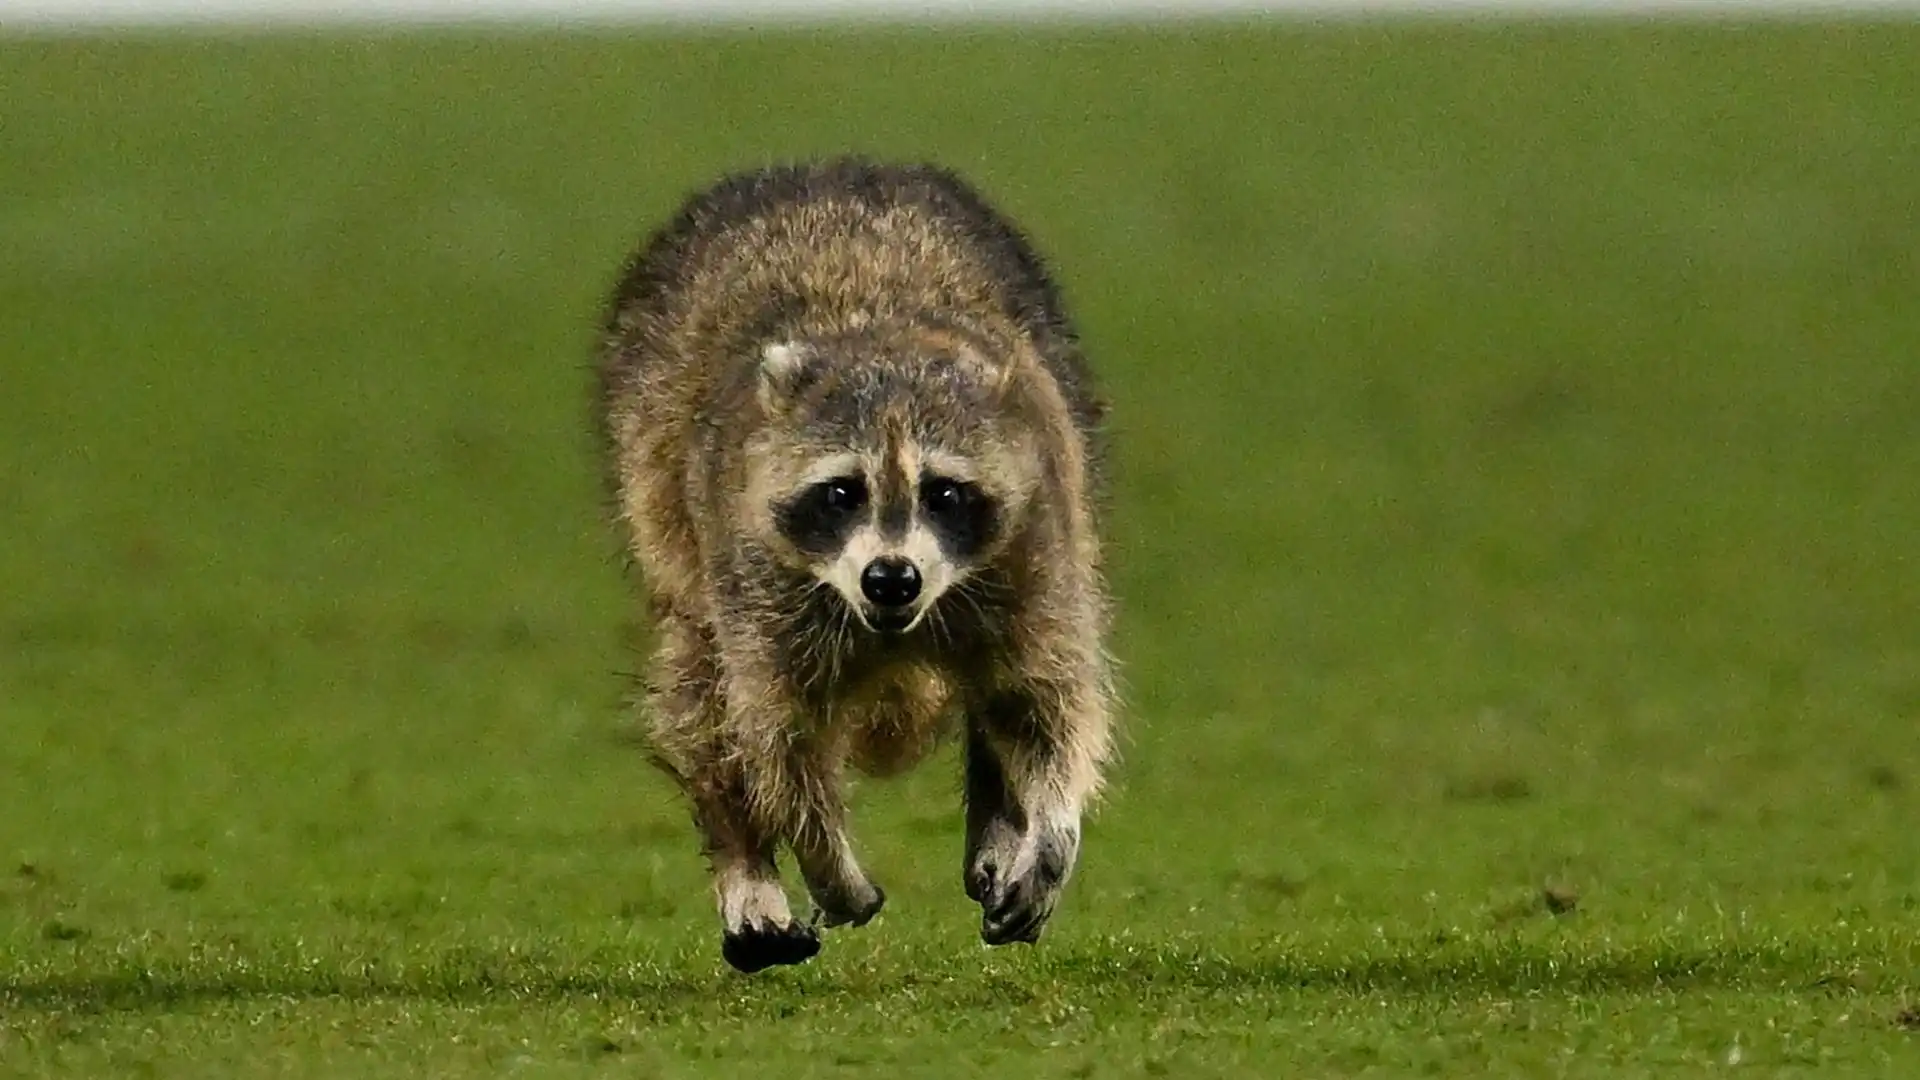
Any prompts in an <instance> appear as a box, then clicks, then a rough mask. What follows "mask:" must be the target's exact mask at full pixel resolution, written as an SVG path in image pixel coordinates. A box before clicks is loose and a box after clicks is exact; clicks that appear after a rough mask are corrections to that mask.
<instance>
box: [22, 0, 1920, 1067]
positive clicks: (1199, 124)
mask: <svg viewBox="0 0 1920 1080" xmlns="http://www.w3.org/2000/svg"><path fill="white" fill-rule="evenodd" d="M1916 57H1920V25H1914V24H1908V23H1891V22H1889V23H1874V22H1866V21H1852V22H1844V23H1825V24H1822V23H1804V24H1800V23H1774V24H1765V25H1762V24H1754V25H1740V24H1727V25H1708V24H1696V25H1688V24H1667V25H1660V24H1650V23H1649V24H1641V23H1634V22H1626V21H1619V22H1608V21H1598V22H1590V23H1587V22H1561V23H1555V24H1544V25H1533V24H1527V23H1520V22H1490V23H1483V24H1478V25H1472V26H1463V25H1452V24H1446V23H1439V22H1433V23H1407V24H1393V23H1379V24H1375V23H1331V24H1325V25H1318V26H1313V25H1307V24H1277V25H1273V26H1266V27H1258V26H1236V25H1230V24H1220V25H1209V26H1189V27H1161V28H1136V29H1130V30H1101V29H1090V28H1081V29H1076V30H1066V29H1054V28H1046V27H1027V28H1022V29H1017V30H1016V29H1000V30H995V31H973V30H946V31H940V32H931V31H928V32H906V31H892V32H885V31H864V32H859V31H841V30H833V31H828V30H818V31H791V32H783V33H764V34H749V33H742V32H724V33H723V32H712V33H695V32H688V33H682V34H677V35H654V36H621V37H611V36H601V37H594V36H584V35H581V36H539V35H534V34H481V33H462V34H454V33H448V34H440V35H418V36H416V35H399V34H376V33H365V34H357V35H267V36H252V37H242V38H232V39H219V38H211V37H190V36H166V35H155V36H151V37H148V38H124V39H118V40H107V39H101V38H72V39H41V40H28V39H22V38H15V39H4V38H0V859H4V860H5V861H4V862H0V1063H6V1064H9V1065H17V1066H18V1067H19V1068H20V1069H21V1070H22V1071H23V1072H26V1073H29V1074H32V1073H43V1072H44V1073H60V1072H66V1071H72V1072H77V1073H84V1074H88V1075H99V1074H104V1073H109V1072H116V1071H143V1070H144V1071H146V1072H148V1073H151V1072H153V1071H155V1070H159V1071H162V1072H165V1071H168V1070H180V1069H191V1070H194V1074H195V1075H204V1074H205V1072H204V1071H203V1070H215V1071H226V1072H234V1073H261V1074H265V1073H271V1074H275V1075H330V1074H338V1075H372V1074H389V1073H390V1074H392V1075H426V1074H429V1073H430V1074H433V1075H443V1074H446V1075H451V1074H459V1073H463V1072H473V1073H492V1072H497V1071H502V1070H504V1069H507V1068H508V1067H512V1068H513V1069H516V1070H521V1071H527V1070H531V1071H533V1072H536V1073H550V1074H555V1075H558V1074H572V1073H580V1074H587V1073H594V1072H599V1071H621V1072H633V1071H639V1072H641V1073H649V1072H650V1073H651V1074H655V1075H705V1074H712V1073H721V1072H731V1071H734V1070H736V1069H737V1068H739V1067H743V1066H744V1065H745V1064H748V1063H754V1062H758V1063H760V1064H762V1065H764V1066H766V1067H770V1068H780V1069H782V1070H783V1071H786V1072H789V1073H795V1074H798V1075H839V1074H854V1073H876V1074H884V1075H899V1076H907V1075H927V1076H948V1075H973V1074H975V1073H976V1072H978V1073H981V1074H984V1073H986V1072H996V1071H997V1072H1005V1071H1006V1070H1007V1069H1010V1068H1011V1069H1013V1070H1015V1071H1016V1073H1019V1074H1025V1075H1040V1074H1047V1075H1052V1074H1055V1073H1060V1074H1069V1075H1080V1076H1086V1075H1107V1074H1114V1075H1123V1074H1132V1073H1147V1074H1165V1073H1168V1072H1171V1073H1174V1074H1176V1075H1182V1076H1191V1075H1239V1074H1245V1073H1248V1072H1252V1073H1257V1074H1261V1075H1265V1074H1267V1073H1268V1071H1269V1070H1272V1069H1288V1070H1290V1071H1289V1074H1290V1075H1359V1074H1362V1073H1365V1074H1367V1075H1401V1074H1415V1073H1436V1072H1437V1073H1443V1074H1460V1075H1467V1074H1471V1075H1516V1076H1542V1075H1561V1076H1565V1075H1609V1076H1641V1075H1649V1076H1650V1075H1656V1074H1657V1075H1661V1076H1669V1075H1677V1074H1679V1073H1681V1072H1686V1071H1689V1070H1693V1069H1706V1068H1708V1067H1709V1066H1722V1065H1725V1064H1728V1063H1730V1062H1736V1061H1745V1062H1748V1063H1750V1064H1755V1065H1764V1066H1767V1067H1768V1068H1771V1069H1773V1070H1774V1072H1773V1073H1772V1075H1799V1072H1800V1071H1804V1070H1809V1069H1812V1068H1815V1067H1819V1068H1821V1069H1822V1075H1836V1073H1835V1072H1834V1070H1835V1069H1847V1070H1850V1072H1848V1073H1847V1074H1848V1075H1885V1076H1910V1075H1914V1074H1915V1069H1916V1067H1920V1038H1917V1037H1916V1036H1914V1035H1913V1034H1911V1033H1910V1032H1908V1031H1903V1030H1902V1026H1903V1024H1905V1025H1910V1026H1920V1018H1915V1017H1914V1016H1913V1014H1912V1009H1913V1007H1914V1005H1915V1004H1916V1000H1915V999H1916V998H1917V997H1920V993H1916V987H1920V929H1916V927H1917V925H1920V830H1916V829H1915V828H1914V821H1915V820H1916V804H1915V801H1914V800H1915V795H1914V790H1915V785H1920V738H1916V736H1917V735H1920V561H1916V557H1915V555H1914V549H1915V541H1914V538H1915V537H1916V535H1920V303H1916V300H1917V299H1920V201H1917V199H1920V195H1917V194H1916V193H1920V186H1916V184H1917V180H1916V178H1920V64H1916V62H1915V59H1916ZM847 149H857V150H862V151H866V152H869V153H872V154H876V155H879V156H884V157H901V158H922V157H924V158H933V159H937V160H939V161H941V162H943V163H945V164H948V165H951V166H953V167H955V168H957V169H959V170H960V171H962V172H963V173H965V174H966V175H968V176H969V177H971V178H972V179H973V180H975V181H976V183H978V184H979V186H980V187H982V188H983V189H984V190H985V191H986V193H987V194H988V196H989V197H990V198H991V199H993V200H994V201H996V202H997V203H999V204H1000V205H1001V206H1002V207H1003V208H1004V209H1006V210H1007V211H1008V212H1010V213H1011V214H1012V215H1013V216H1014V217H1015V218H1017V219H1018V220H1019V221H1021V222H1022V223H1023V224H1024V225H1026V226H1027V227H1028V229H1029V231H1030V232H1031V233H1032V234H1033V235H1034V238H1035V239H1036V241H1037V242H1038V244H1039V245H1040V247H1041V248H1042V249H1043V251H1044V252H1046V253H1047V254H1048V255H1049V256H1050V257H1051V259H1052V261H1053V262H1054V264H1055V265H1056V267H1057V269H1058V273H1059V276H1060V278H1061V279H1062V281H1063V284H1064V286H1065V288H1066V290H1067V294H1068V298H1069V300H1070V302H1071V303H1072V305H1073V308H1074V311H1075V313H1076V315H1077V316H1078V318H1079V321H1080V323H1081V327H1082V330H1083V333H1084V337H1085V339H1086V341H1087V345H1088V348H1089V350H1090V352H1091V353H1092V354H1093V356H1094V357H1095V360H1096V362H1097V363H1098V365H1099V366H1100V368H1101V370H1102V371H1103V372H1104V374H1105V376H1106V378H1107V380H1108V384H1109V387H1110V390H1111V394H1112V396H1113V398H1114V399H1115V402H1116V440H1117V447H1118V453H1119V458H1120V461H1119V470H1118V471H1119V476H1120V481H1119V490H1118V491H1117V493H1116V496H1115V500H1114V501H1115V506H1116V515H1115V520H1114V525H1113V535H1112V537H1111V541H1112V552H1113V563H1114V572H1115V578H1116V588H1117V591H1118V592H1119V594H1120V598H1121V604H1122V610H1121V618H1120V632H1119V635H1118V638H1117V641H1116V649H1117V651H1118V652H1119V654H1120V656H1121V658H1122V660H1123V662H1124V664H1125V670H1126V678H1127V682H1128V696H1129V699H1130V708H1129V710H1128V717H1127V723H1128V732H1129V733H1128V739H1127V749H1126V760H1125V763H1124V766H1123V768H1122V770H1121V772H1120V775H1119V781H1118V784H1117V787H1116V790H1115V793H1114V795H1113V796H1112V798H1111V800H1110V804H1109V805H1108V807H1107V808H1106V810H1105V811H1104V812H1103V814H1102V815H1101V816H1100V818H1099V819H1098V821H1097V822H1096V823H1095V824H1094V825H1093V826H1092V828H1091V831H1090V834H1089V837H1088V846H1087V851H1086V856H1085V861H1084V863H1083V865H1082V870H1081V874H1080V876H1079V877H1078V878H1077V879H1076V881H1075V883H1074V885H1073V886H1072V892H1071V895H1070V897H1069V899H1068V901H1067V904H1066V907H1065V908H1064V910H1063V911H1062V913H1061V915H1060V916H1059V918H1058V919H1057V920H1056V922H1055V925H1054V928H1053V929H1052V930H1051V931H1050V932H1049V937H1048V940H1047V942H1046V944H1045V945H1043V946H1042V947H1041V948H1040V949H1038V950H1025V951H1003V952H994V953H985V952H983V951H981V950H980V949H979V948H978V947H977V944H976V941H975V933H976V930H977V912H976V911H974V910H972V909H971V908H970V907H969V905H968V904H967V902H966V901H965V898H964V897H963V896H962V895H961V892H960V888H959V860H960V849H959V840H960V838H959V818H958V806H957V799H956V783H955V776H954V772H953V763H952V761H951V759H950V758H943V759H942V760H940V761H938V762H936V763H934V764H933V765H932V766H931V767H930V768H928V769H927V770H925V771H923V772H922V773H920V774H917V775H915V776H914V777H912V778H910V779H908V780H907V781H905V782H903V783H900V784H893V785H886V786H879V785H870V786H867V787H864V788H862V789H861V792H860V803H859V806H858V807H857V809H856V814H857V822H858V829H859V837H860V839H861V841H862V842H863V844H864V846H865V849H866V850H867V851H868V852H869V855H870V858H869V862H870V863H871V864H872V866H873V868H874V871H875V873H876V875H877V876H879V877H880V879H881V881H882V882H883V884H884V885H885V886H886V887H887V889H888V892H889V895H890V897H891V905H890V907H889V908H888V910H887V912H886V914H885V915H884V916H883V917H882V918H881V920H880V921H879V922H878V923H876V924H875V925H874V926H872V927H870V928H868V929H866V930H863V931H859V932H844V933H838V934H834V935H831V936H830V938H829V941H828V944H827V950H826V952H825V953H823V954H822V956H821V957H820V958H819V960H818V961H816V962H815V963H814V964H811V965H809V966H808V967H807V968H805V969H802V970H799V971H795V972H787V973H780V974H778V975H776V976H773V977H769V978H763V979H760V980H738V979H734V978H732V977H730V976H727V975H724V974H723V973H722V972H721V971H720V970H719V961H718V935H717V933H716V929H717V928H716V926H715V925H713V923H714V920H713V918H712V915H711V912H710V909H709V902H708V899H707V896H706V893H705V891H704V890H705V886H704V882H703V878H702V873H701V865H700V862H699V859H698V858H697V853H696V850H695V842H694V837H693V834H692V830H691V828H690V826H689V825H688V823H687V820H686V815H685V812H684V811H683V809H682V808H681V807H680V805H679V803H678V802H677V800H676V798H675V796H674V794H673V793H672V792H671V791H670V790H669V789H668V788H667V786H666V785H665V784H664V783H662V782H661V781H660V780H659V779H658V778H657V777H656V776H655V775H654V774H653V773H652V772H651V771H650V770H649V769H648V768H647V767H646V766H645V764H644V762H643V761H642V759H641V757H640V755H639V753H638V752H637V751H636V750H635V749H634V747H633V746H632V745H631V744H630V740H629V739H628V737H627V736H628V733H629V731H630V726H631V725H630V721H629V719H628V718H627V716H626V714H625V711H624V707H623V704H622V695H623V694H624V693H625V692H626V690H627V683H626V679H625V677H624V676H623V674H622V672H623V671H626V670H629V669H631V668H632V667H633V666H634V659H633V654H632V653H631V652H630V650H629V648H628V644H629V640H630V638H631V636H632V635H631V630H632V627H631V626H630V625H629V624H630V622H631V620H632V617H633V615H634V609H633V605H632V604H631V603H630V600H629V597H630V591H629V589H628V587H627V584H626V583H625V582H624V581H623V580H622V575H621V569H620V565H619V561H618V559H617V557H616V556H617V550H618V540H617V537H616V535H615V534H614V532H613V531H612V529H611V528H610V527H608V526H607V525H606V523H605V522H604V520H603V519H602V517H601V515H600V507H599V504H598V489H597V486H596V480H597V474H596V471H595V470H596V468H597V466H596V463H595V462H594V461H593V460H592V457H591V453H592V445H591V441H590V438H589V427H588V423H587V415H588V414H587V408H588V399H587V391H588V386H589V376H588V368H587V365H588V363H589V358H590V349H591V345H592V342H593V337H594V334H595V331H596V329H597V323H598V319H599V317H600V310H601V304H602V301H603V298H604V296H605V294H606V292H607V290H608V289H609V287H610V286H611V284H612V280H613V275H614V273H615V271H616V270H617V267H618V264H619V261H620V260H621V258H622V257H623V256H624V255H625V253H626V251H627V250H628V249H629V248H630V247H631V246H632V245H633V244H634V243H635V242H637V241H638V239H639V238H640V237H641V235H643V233H644V232H645V231H646V230H647V229H649V228H651V227H652V226H653V225H654V224H656V223H657V222H659V221H660V220H661V219H662V218H663V217H664V216H665V215H666V214H668V213H669V212H670V211H671V210H672V209H673V208H674V206H675V204H676V203H677V201H678V200H679V198H680V197H681V196H682V195H684V194H685V193H686V192H688V191H689V190H690V189H692V188H694V187H696V186H699V185H701V184H704V183H705V182H707V181H708V180H710V179H712V178H713V177H715V176H716V175H718V174H719V173H722V172H725V171H729V170H732V169H735V168H739V167H743V166H749V165H755V164H760V163H763V162H766V161H770V160H778V159H791V158H795V157H800V156H806V155H811V154H816V153H827V152H837V151H841V150H847ZM1543 893H1550V894H1551V896H1552V898H1553V902H1552V903H1551V904H1549V903H1548V902H1547V900H1546V899H1543ZM1549 907H1555V908H1562V909H1564V908H1567V907H1572V909H1573V910H1571V911H1565V910H1563V911H1562V912H1561V913H1560V914H1559V915H1555V914H1552V913H1551V912H1549V911H1548V910H1547V909H1548V908H1549ZM1903 1010H1905V1011H1904V1012H1903ZM1903 1016H1904V1017H1905V1019H1903Z"/></svg>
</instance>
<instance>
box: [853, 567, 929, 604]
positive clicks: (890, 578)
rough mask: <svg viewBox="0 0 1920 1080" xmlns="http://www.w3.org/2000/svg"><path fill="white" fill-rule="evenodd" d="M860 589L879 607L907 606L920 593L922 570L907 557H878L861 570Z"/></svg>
mask: <svg viewBox="0 0 1920 1080" xmlns="http://www.w3.org/2000/svg"><path fill="white" fill-rule="evenodd" d="M860 591H861V592H862V593H865V594H866V597H867V599H868V600H870V601H872V602H873V603H874V604H875V605H876V606H878V607H889V608H898V607H906V606H907V605H908V604H911V603H913V601H914V598H915V597H918V596H919V595H920V571H919V570H918V569H916V568H915V567H914V565H913V564H912V563H910V562H908V561H907V560H905V559H896V558H890V557H883V558H878V559H875V560H873V561H872V562H870V563H868V564H867V568H866V569H865V570H862V571H860Z"/></svg>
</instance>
